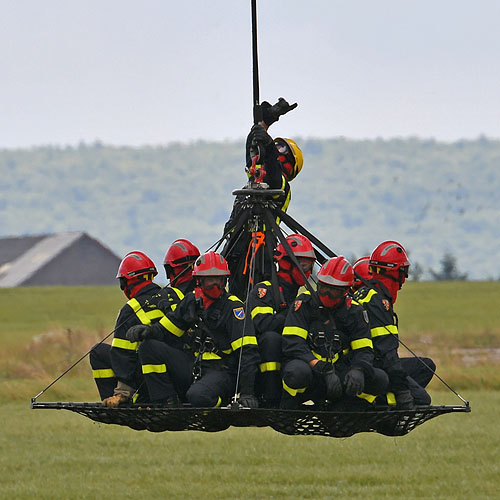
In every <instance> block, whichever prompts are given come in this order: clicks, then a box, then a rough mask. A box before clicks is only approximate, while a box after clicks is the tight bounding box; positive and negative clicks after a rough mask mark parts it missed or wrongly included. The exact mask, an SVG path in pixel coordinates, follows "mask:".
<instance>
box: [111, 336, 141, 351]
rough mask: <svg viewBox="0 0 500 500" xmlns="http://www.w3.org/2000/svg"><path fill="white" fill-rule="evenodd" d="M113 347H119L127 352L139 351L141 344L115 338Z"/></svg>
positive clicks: (112, 343)
mask: <svg viewBox="0 0 500 500" xmlns="http://www.w3.org/2000/svg"><path fill="white" fill-rule="evenodd" d="M111 347H119V348H120V349H127V351H137V349H139V342H130V340H125V339H117V338H114V339H113V341H112V342H111Z"/></svg>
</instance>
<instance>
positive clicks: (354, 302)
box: [351, 299, 361, 306]
mask: <svg viewBox="0 0 500 500" xmlns="http://www.w3.org/2000/svg"><path fill="white" fill-rule="evenodd" d="M351 304H354V305H355V306H360V305H361V304H360V303H359V302H356V301H355V300H354V299H352V300H351Z"/></svg>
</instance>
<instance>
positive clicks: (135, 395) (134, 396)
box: [132, 392, 139, 403]
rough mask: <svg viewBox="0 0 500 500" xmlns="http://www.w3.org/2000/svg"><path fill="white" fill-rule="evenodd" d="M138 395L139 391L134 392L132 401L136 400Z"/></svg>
mask: <svg viewBox="0 0 500 500" xmlns="http://www.w3.org/2000/svg"><path fill="white" fill-rule="evenodd" d="M138 397H139V393H138V392H136V393H135V394H134V395H133V396H132V403H135V402H136V401H137V398H138Z"/></svg>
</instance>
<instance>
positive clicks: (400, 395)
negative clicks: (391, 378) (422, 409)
mask: <svg viewBox="0 0 500 500" xmlns="http://www.w3.org/2000/svg"><path fill="white" fill-rule="evenodd" d="M395 396H396V408H398V410H413V409H414V408H415V403H414V401H413V396H412V395H411V391H409V390H406V391H401V392H397V393H396V394H395Z"/></svg>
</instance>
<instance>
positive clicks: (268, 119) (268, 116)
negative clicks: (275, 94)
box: [260, 97, 297, 127]
mask: <svg viewBox="0 0 500 500" xmlns="http://www.w3.org/2000/svg"><path fill="white" fill-rule="evenodd" d="M260 106H261V108H262V119H263V121H264V123H265V124H266V125H267V126H268V127H269V126H270V125H272V124H273V123H274V122H277V121H278V120H279V119H280V116H282V115H285V114H286V113H288V112H289V111H292V109H295V108H296V107H297V103H294V104H288V102H287V101H286V100H285V99H283V97H280V98H279V99H278V102H277V103H276V104H273V105H272V106H271V105H270V104H269V103H268V102H267V101H263V102H262V104H261V105H260Z"/></svg>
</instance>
